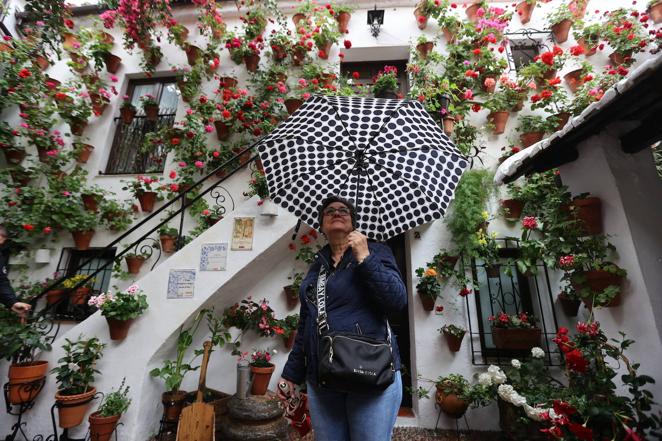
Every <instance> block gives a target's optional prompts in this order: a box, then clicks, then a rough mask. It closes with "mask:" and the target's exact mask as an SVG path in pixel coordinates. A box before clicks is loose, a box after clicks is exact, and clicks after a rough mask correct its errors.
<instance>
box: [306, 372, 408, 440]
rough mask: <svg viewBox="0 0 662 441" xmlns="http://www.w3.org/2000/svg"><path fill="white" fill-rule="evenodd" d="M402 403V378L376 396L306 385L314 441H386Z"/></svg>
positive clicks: (398, 375)
mask: <svg viewBox="0 0 662 441" xmlns="http://www.w3.org/2000/svg"><path fill="white" fill-rule="evenodd" d="M401 401H402V378H401V376H400V371H397V372H396V373H395V378H394V380H393V384H391V385H390V386H389V387H387V388H386V389H385V390H384V391H383V392H382V393H380V394H378V395H364V394H353V393H344V392H335V391H332V390H328V389H322V388H318V387H316V386H313V385H312V384H310V383H308V409H309V411H310V419H311V422H312V424H313V429H314V430H315V441H388V440H390V439H391V435H392V433H393V426H394V425H395V419H396V418H397V416H398V410H399V409H400V402H401Z"/></svg>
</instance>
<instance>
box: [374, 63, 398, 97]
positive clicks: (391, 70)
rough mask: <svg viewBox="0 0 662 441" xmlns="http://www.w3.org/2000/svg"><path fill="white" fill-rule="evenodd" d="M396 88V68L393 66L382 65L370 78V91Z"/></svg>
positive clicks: (394, 89) (376, 91)
mask: <svg viewBox="0 0 662 441" xmlns="http://www.w3.org/2000/svg"><path fill="white" fill-rule="evenodd" d="M397 89H398V69H397V68H396V67H395V66H384V69H383V70H380V71H379V72H378V73H377V75H376V76H375V77H374V78H373V80H372V93H373V94H374V95H378V94H380V93H383V92H395V91H396V90H397Z"/></svg>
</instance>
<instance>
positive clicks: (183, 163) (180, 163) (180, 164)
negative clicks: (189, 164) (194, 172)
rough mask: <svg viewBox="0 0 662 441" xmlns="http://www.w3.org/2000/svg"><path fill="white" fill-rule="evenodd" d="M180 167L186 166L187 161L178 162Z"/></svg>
mask: <svg viewBox="0 0 662 441" xmlns="http://www.w3.org/2000/svg"><path fill="white" fill-rule="evenodd" d="M178 165H179V166H180V167H186V163H185V162H184V161H179V164H178Z"/></svg>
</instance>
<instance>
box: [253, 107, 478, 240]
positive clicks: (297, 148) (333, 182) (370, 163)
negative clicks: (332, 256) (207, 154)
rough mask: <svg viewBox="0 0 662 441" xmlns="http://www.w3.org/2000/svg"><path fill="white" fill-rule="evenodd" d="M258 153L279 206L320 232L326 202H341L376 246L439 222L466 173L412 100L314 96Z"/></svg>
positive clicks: (446, 141)
mask: <svg viewBox="0 0 662 441" xmlns="http://www.w3.org/2000/svg"><path fill="white" fill-rule="evenodd" d="M257 150H258V152H259V155H260V159H261V160H262V164H263V166H264V169H265V173H266V176H267V182H268V185H269V193H270V194H271V198H272V199H273V201H274V202H276V203H277V204H279V205H281V206H282V207H284V208H285V209H287V210H289V211H290V212H292V213H294V214H295V215H296V216H297V217H299V218H300V219H301V220H303V221H304V222H306V223H307V224H308V225H310V226H312V227H313V228H319V225H318V222H317V213H318V211H319V206H320V204H321V203H322V201H323V200H324V199H325V198H326V197H328V196H330V195H338V196H341V197H343V198H346V199H348V200H351V201H353V202H354V203H355V205H356V209H357V221H358V230H359V231H361V232H363V233H364V234H365V235H367V236H368V237H370V238H372V239H375V240H378V241H385V240H387V239H389V238H391V237H393V236H396V235H398V234H400V233H402V232H404V231H407V230H409V229H411V228H414V227H416V226H418V225H421V224H424V223H426V222H430V221H432V220H434V219H438V218H440V217H441V216H442V215H443V214H444V212H445V211H446V209H447V208H448V204H450V202H451V200H452V198H453V193H454V190H455V187H456V186H457V183H458V181H459V179H460V176H461V175H462V173H463V171H464V169H465V168H466V166H467V160H466V159H465V158H464V157H463V156H462V154H461V153H460V152H459V151H458V150H457V149H456V147H455V145H454V144H453V143H452V142H451V140H450V139H449V138H448V137H447V136H446V135H445V134H444V132H443V131H442V130H441V129H440V128H439V126H438V125H437V123H435V122H434V120H433V119H432V118H431V117H430V115H429V114H428V113H427V112H426V111H425V109H424V108H423V106H422V105H421V103H419V102H418V101H414V100H391V99H377V98H358V97H336V96H313V97H311V98H309V99H308V100H307V101H306V102H305V103H304V104H303V105H302V106H301V107H300V108H299V110H297V111H296V112H295V113H294V114H293V115H292V116H290V117H289V118H288V119H287V120H285V121H284V122H282V123H281V124H280V125H279V126H278V127H277V128H276V129H275V130H274V131H273V132H271V133H270V134H269V135H267V136H266V137H264V138H263V139H262V140H260V142H259V143H258V144H257Z"/></svg>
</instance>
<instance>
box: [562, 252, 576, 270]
mask: <svg viewBox="0 0 662 441" xmlns="http://www.w3.org/2000/svg"><path fill="white" fill-rule="evenodd" d="M574 265H575V256H572V255H569V256H561V257H560V258H559V266H560V267H561V268H563V269H569V268H572V267H573V266H574Z"/></svg>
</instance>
